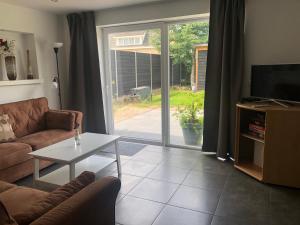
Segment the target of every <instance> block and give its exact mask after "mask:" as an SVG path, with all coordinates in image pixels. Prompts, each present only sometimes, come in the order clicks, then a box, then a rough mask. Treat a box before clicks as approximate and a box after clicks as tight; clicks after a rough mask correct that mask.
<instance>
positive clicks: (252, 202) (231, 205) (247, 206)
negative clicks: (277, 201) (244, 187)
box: [215, 191, 269, 222]
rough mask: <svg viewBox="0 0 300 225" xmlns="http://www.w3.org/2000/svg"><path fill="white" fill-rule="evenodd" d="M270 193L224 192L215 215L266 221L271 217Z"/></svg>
mask: <svg viewBox="0 0 300 225" xmlns="http://www.w3.org/2000/svg"><path fill="white" fill-rule="evenodd" d="M268 206H269V203H268V194H266V195H265V196H264V195H261V193H259V194H256V193H254V192H250V191H249V192H248V193H247V194H241V193H234V192H223V193H222V196H221V198H220V201H219V204H218V207H217V210H216V212H215V215H217V216H226V217H235V218H243V219H255V220H257V221H262V222H264V221H265V222H266V221H268V219H269V209H268Z"/></svg>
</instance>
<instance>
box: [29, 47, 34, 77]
mask: <svg viewBox="0 0 300 225" xmlns="http://www.w3.org/2000/svg"><path fill="white" fill-rule="evenodd" d="M33 78H34V76H33V72H32V66H31V61H30V53H29V50H27V79H28V80H32V79H33Z"/></svg>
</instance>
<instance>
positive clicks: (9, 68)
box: [5, 55, 17, 80]
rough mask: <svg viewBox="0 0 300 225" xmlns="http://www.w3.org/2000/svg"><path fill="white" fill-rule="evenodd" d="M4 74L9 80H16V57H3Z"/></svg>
mask: <svg viewBox="0 0 300 225" xmlns="http://www.w3.org/2000/svg"><path fill="white" fill-rule="evenodd" d="M5 67H6V74H7V78H8V79H9V80H16V79H17V65H16V57H15V56H14V55H9V56H5Z"/></svg>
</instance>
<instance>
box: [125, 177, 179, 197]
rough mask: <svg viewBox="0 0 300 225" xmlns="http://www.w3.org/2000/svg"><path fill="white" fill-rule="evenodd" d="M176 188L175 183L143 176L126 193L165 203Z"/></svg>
mask: <svg viewBox="0 0 300 225" xmlns="http://www.w3.org/2000/svg"><path fill="white" fill-rule="evenodd" d="M177 188H178V185H177V184H172V183H168V182H163V181H158V180H152V179H147V178H145V179H144V180H143V181H142V182H141V183H139V184H138V185H137V186H136V187H135V188H134V189H133V190H132V191H130V192H129V193H128V195H131V196H135V197H139V198H143V199H148V200H152V201H157V202H161V203H167V202H168V201H169V200H170V198H171V197H172V195H173V194H174V193H175V191H176V190H177Z"/></svg>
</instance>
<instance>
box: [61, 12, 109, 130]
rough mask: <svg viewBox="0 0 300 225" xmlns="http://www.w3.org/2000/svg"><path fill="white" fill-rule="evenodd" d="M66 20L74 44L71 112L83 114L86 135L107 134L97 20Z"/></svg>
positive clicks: (89, 15)
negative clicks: (76, 111)
mask: <svg viewBox="0 0 300 225" xmlns="http://www.w3.org/2000/svg"><path fill="white" fill-rule="evenodd" d="M67 18H68V23H69V30H70V40H71V46H70V65H69V74H70V108H71V109H75V110H79V111H81V112H83V113H84V119H83V130H84V131H88V132H97V133H105V132H106V129H105V120H104V110H103V101H102V90H101V79H100V66H99V56H98V46H97V34H96V25H95V16H94V13H93V12H84V13H73V14H69V15H68V16H67Z"/></svg>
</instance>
